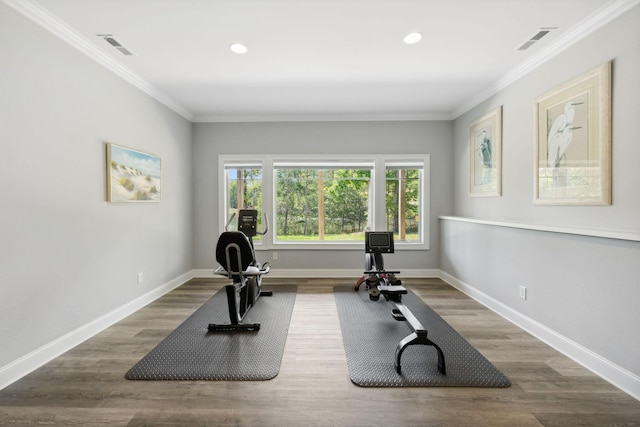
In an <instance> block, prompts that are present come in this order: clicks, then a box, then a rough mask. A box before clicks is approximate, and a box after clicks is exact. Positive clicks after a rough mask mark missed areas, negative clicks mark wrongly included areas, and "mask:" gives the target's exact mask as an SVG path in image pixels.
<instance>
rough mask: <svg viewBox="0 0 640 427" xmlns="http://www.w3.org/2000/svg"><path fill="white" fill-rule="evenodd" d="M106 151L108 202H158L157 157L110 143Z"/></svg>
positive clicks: (159, 161)
mask: <svg viewBox="0 0 640 427" xmlns="http://www.w3.org/2000/svg"><path fill="white" fill-rule="evenodd" d="M106 151H107V164H106V169H107V201H108V202H159V201H160V199H161V195H162V191H161V190H162V186H161V172H162V168H161V166H162V161H161V159H160V157H158V156H156V155H153V154H149V153H145V152H142V151H138V150H134V149H131V148H127V147H123V146H120V145H116V144H111V143H106Z"/></svg>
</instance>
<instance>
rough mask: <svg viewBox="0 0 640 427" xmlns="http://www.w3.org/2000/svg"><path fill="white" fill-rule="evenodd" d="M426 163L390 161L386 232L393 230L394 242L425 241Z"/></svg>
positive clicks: (387, 172) (387, 181) (387, 185)
mask: <svg viewBox="0 0 640 427" xmlns="http://www.w3.org/2000/svg"><path fill="white" fill-rule="evenodd" d="M422 172H423V164H422V163H420V162H387V163H386V165H385V174H386V195H385V207H386V215H385V218H386V230H389V231H391V230H393V232H394V236H393V239H394V240H395V241H400V242H421V241H422V221H421V220H420V218H421V217H422V208H423V203H421V200H422V197H421V194H422V192H423V189H422V183H423V177H422Z"/></svg>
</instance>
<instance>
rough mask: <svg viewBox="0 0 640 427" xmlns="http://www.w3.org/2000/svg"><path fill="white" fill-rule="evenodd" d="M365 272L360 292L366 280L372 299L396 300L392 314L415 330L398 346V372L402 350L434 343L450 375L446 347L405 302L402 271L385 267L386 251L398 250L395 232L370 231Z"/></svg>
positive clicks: (443, 369) (440, 368)
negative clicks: (442, 346)
mask: <svg viewBox="0 0 640 427" xmlns="http://www.w3.org/2000/svg"><path fill="white" fill-rule="evenodd" d="M364 248H365V249H364V251H365V254H364V268H365V271H364V275H363V276H362V277H360V279H358V281H357V282H356V285H355V290H356V292H357V291H358V289H359V288H360V285H362V284H363V283H365V286H366V288H367V289H368V291H369V299H370V300H372V301H378V300H379V299H380V295H383V296H384V298H385V299H386V300H387V301H392V302H394V303H395V308H394V309H392V310H391V315H392V316H393V318H394V319H395V320H398V321H403V322H405V321H406V322H407V323H408V325H409V327H410V328H411V330H412V331H413V332H411V333H410V334H409V335H407V336H406V337H405V338H403V339H402V340H401V341H400V343H399V344H398V347H396V352H395V359H394V366H395V368H396V372H397V373H398V374H400V373H401V372H402V367H401V364H400V359H401V358H402V353H403V352H404V350H405V349H406V348H407V347H409V346H410V345H417V344H422V345H430V346H433V347H434V348H435V349H436V351H437V353H438V371H439V372H440V373H441V374H443V375H446V374H447V368H446V365H445V361H444V353H443V352H442V349H440V347H439V346H438V345H437V344H436V343H434V342H433V341H431V340H430V339H428V338H427V335H428V333H427V330H426V329H425V327H424V326H422V323H420V321H419V320H418V319H417V318H416V317H415V316H414V315H413V313H412V312H411V310H409V308H408V307H407V306H406V305H404V304H403V302H402V295H404V294H406V293H407V289H406V288H405V287H404V286H402V281H401V280H400V279H398V278H397V277H396V274H400V271H392V270H385V269H384V260H383V258H382V254H385V253H386V254H392V253H394V244H393V233H392V232H390V231H366V232H365V244H364Z"/></svg>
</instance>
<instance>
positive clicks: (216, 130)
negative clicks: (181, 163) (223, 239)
mask: <svg viewBox="0 0 640 427" xmlns="http://www.w3.org/2000/svg"><path fill="white" fill-rule="evenodd" d="M451 139H452V123H451V122H450V121H433V122H426V121H422V122H420V121H415V122H291V123H197V124H195V125H194V147H193V149H194V171H195V172H194V176H195V179H194V191H195V194H197V197H196V198H195V200H194V207H195V225H194V230H195V231H196V232H195V236H194V241H195V253H194V266H195V268H198V269H212V268H213V267H214V266H215V265H216V263H215V257H214V249H215V243H216V240H217V236H218V235H219V233H220V230H218V229H217V228H218V226H217V224H218V203H219V200H221V197H222V196H221V195H219V194H218V172H217V161H218V155H220V154H240V153H254V154H255V153H264V154H307V153H308V154H327V153H329V154H343V153H344V154H354V153H374V154H387V153H401V154H405V153H408V154H412V153H415V154H418V153H427V154H430V163H431V188H430V194H431V197H430V209H429V215H430V221H429V226H430V229H431V231H430V248H431V249H430V250H428V251H402V252H397V253H396V254H394V255H390V256H389V260H387V265H393V266H394V268H398V269H437V268H438V266H439V264H440V259H439V250H438V248H439V245H440V240H439V231H438V220H437V218H438V215H445V214H449V213H451V209H452V190H453V187H452V183H451V179H450V176H451V165H452V163H451V162H452V159H451V147H450V144H451ZM278 253H279V256H278V260H271V259H270V258H271V256H270V254H268V253H267V254H258V257H259V258H261V259H265V260H269V262H271V264H272V266H273V268H274V271H276V272H277V271H278V270H280V271H282V270H287V269H325V270H329V271H331V270H334V271H335V270H356V271H359V270H361V269H362V267H363V252H362V251H346V250H340V251H329V250H324V251H287V250H284V251H282V250H280V249H278ZM262 256H266V258H262Z"/></svg>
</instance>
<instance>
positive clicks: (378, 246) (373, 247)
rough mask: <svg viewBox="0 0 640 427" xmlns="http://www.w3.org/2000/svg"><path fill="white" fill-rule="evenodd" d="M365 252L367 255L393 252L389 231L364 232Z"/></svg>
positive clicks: (391, 237)
mask: <svg viewBox="0 0 640 427" xmlns="http://www.w3.org/2000/svg"><path fill="white" fill-rule="evenodd" d="M364 235H365V237H364V239H365V252H367V253H374V252H379V253H387V254H392V253H393V252H394V247H393V233H392V232H390V231H367V232H365V234H364Z"/></svg>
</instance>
